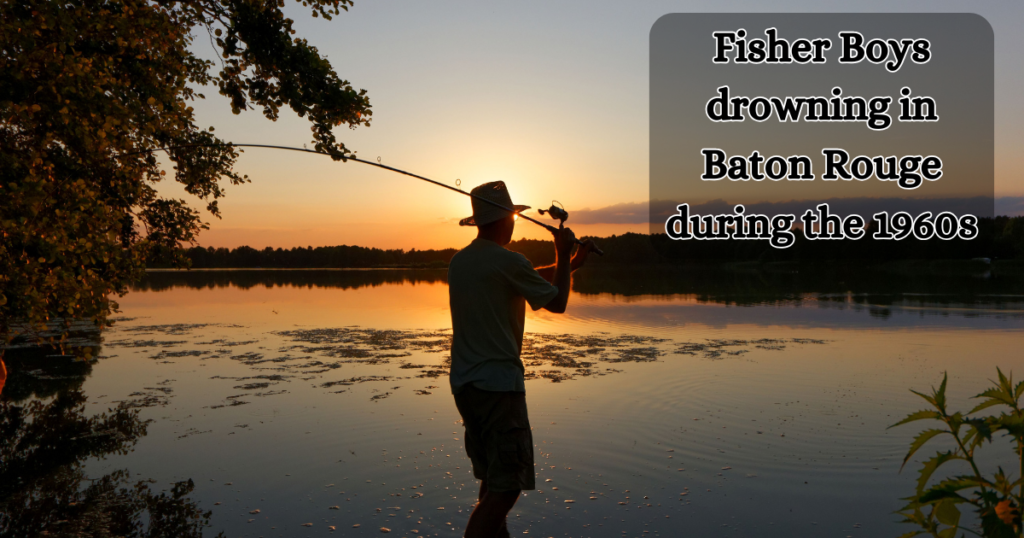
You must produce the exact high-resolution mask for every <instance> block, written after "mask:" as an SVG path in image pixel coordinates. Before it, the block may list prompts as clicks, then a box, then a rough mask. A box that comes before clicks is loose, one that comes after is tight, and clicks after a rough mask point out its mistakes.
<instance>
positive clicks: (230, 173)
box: [0, 0, 371, 339]
mask: <svg viewBox="0 0 1024 538" xmlns="http://www.w3.org/2000/svg"><path fill="white" fill-rule="evenodd" d="M303 3H304V5H306V6H307V7H308V8H310V9H311V10H312V11H313V12H315V13H317V14H318V15H320V16H324V17H327V18H329V17H330V15H332V14H338V13H340V9H345V8H346V7H347V6H348V5H349V4H350V2H349V1H347V0H341V1H335V0H303ZM281 7H282V6H279V5H276V3H273V2H269V3H268V2H234V1H228V0H194V1H189V2H153V1H149V0H89V1H85V0H67V1H63V0H61V1H58V0H37V1H34V2H0V35H3V36H5V38H4V39H3V40H2V41H0V72H2V73H4V83H3V84H0V117H2V118H3V120H0V186H2V191H0V237H2V238H3V239H2V240H0V336H2V337H4V338H7V339H9V338H11V336H12V334H13V332H12V326H14V325H17V326H18V327H21V328H24V327H41V326H44V325H45V323H46V322H47V321H51V320H54V319H59V318H72V317H74V318H78V319H89V318H91V319H93V320H94V321H95V322H96V323H97V324H100V325H102V324H103V322H104V320H105V319H106V316H107V315H108V314H109V313H111V312H112V310H113V303H112V302H111V298H112V297H113V296H114V295H117V294H122V293H125V292H126V291H127V286H128V284H129V283H130V282H132V281H133V280H135V279H137V278H138V277H139V276H140V275H141V274H142V273H143V271H144V270H145V267H146V264H147V262H151V261H153V260H157V259H160V260H161V261H171V262H172V263H173V264H175V265H177V266H187V264H188V261H187V259H186V258H185V257H184V256H183V255H182V252H183V247H186V246H189V245H190V244H193V242H194V241H195V238H196V237H197V234H198V233H199V232H200V231H201V230H202V229H204V227H205V226H206V225H205V224H204V223H203V221H202V218H201V215H200V213H199V212H198V211H195V210H192V209H191V208H190V207H188V205H187V204H185V203H184V202H182V201H180V200H168V199H164V198H162V197H161V196H160V195H159V194H158V192H157V191H156V190H155V188H154V183H156V182H157V181H159V180H160V179H161V176H162V175H163V174H164V173H165V171H164V170H163V169H162V167H161V165H160V160H158V159H157V158H156V156H154V155H153V154H152V153H151V150H154V149H156V148H161V147H166V146H187V147H183V148H181V149H178V150H174V151H172V152H171V153H170V154H169V157H170V160H171V164H172V165H173V168H174V179H175V181H177V182H178V183H180V184H182V185H183V186H184V188H185V190H186V192H188V193H189V194H191V195H194V196H196V197H197V198H199V199H200V200H202V201H203V202H204V205H205V206H206V208H207V210H208V211H209V212H210V214H212V215H214V216H218V217H219V216H220V213H219V209H218V205H217V200H218V199H219V198H221V197H222V196H223V195H224V190H223V189H222V185H223V183H222V181H223V180H226V181H227V182H230V183H231V184H233V185H236V184H241V183H244V182H247V181H248V179H247V178H246V177H244V176H241V175H239V174H237V173H236V172H234V169H233V167H234V164H235V160H236V159H237V158H238V152H237V151H236V150H235V149H234V148H232V147H231V146H229V145H221V146H215V147H199V146H198V144H220V143H222V142H223V140H220V139H218V138H217V137H215V136H214V135H213V129H212V128H211V129H210V130H205V129H200V128H199V127H198V126H197V125H195V117H194V109H193V107H192V106H190V101H193V100H195V99H201V98H203V97H202V95H201V94H199V93H197V92H196V89H198V87H201V86H206V85H211V84H216V85H217V86H218V87H220V89H221V91H222V93H224V94H225V95H227V96H228V97H229V98H230V99H231V101H232V106H233V107H235V108H236V109H237V110H238V111H241V110H244V109H248V108H249V107H250V104H252V105H255V106H261V107H263V108H264V113H265V115H266V116H267V117H268V118H270V119H276V118H277V117H278V112H279V110H280V108H281V107H284V106H288V107H291V108H292V110H293V111H294V112H295V113H297V114H298V115H300V116H302V117H308V118H309V120H310V123H311V126H312V131H313V141H314V143H315V144H316V147H317V148H318V150H320V151H324V152H326V153H329V154H330V155H331V156H332V157H333V158H335V159H344V158H345V157H346V156H347V155H348V154H349V152H348V149H347V148H345V146H344V144H342V143H340V142H338V141H337V140H336V138H335V136H334V134H333V129H334V128H335V127H336V126H338V125H341V124H347V125H348V126H350V127H355V126H358V125H369V118H370V116H371V110H370V105H369V99H368V97H367V96H366V92H365V91H362V90H360V91H356V90H355V89H353V88H352V86H351V85H350V83H349V82H348V81H345V80H342V79H341V78H340V77H339V76H338V75H337V73H335V72H334V70H333V68H332V66H331V65H330V63H329V62H328V61H327V60H326V59H325V58H323V57H322V56H321V55H320V54H319V52H318V51H317V50H316V48H315V47H312V46H310V45H309V44H308V43H307V42H306V41H305V40H302V39H296V38H293V37H292V35H291V34H292V21H291V20H289V19H287V18H285V17H284V15H283V11H282V9H281ZM207 29H213V30H215V31H214V32H213V33H214V34H217V35H218V37H217V38H216V44H217V46H218V47H219V48H220V49H221V51H222V52H223V53H224V63H223V64H222V69H221V71H220V72H219V73H216V74H215V73H213V72H212V70H213V69H214V67H215V65H214V63H213V62H211V61H208V60H204V59H202V58H198V57H196V56H195V55H193V53H192V52H191V51H192V50H193V47H192V45H193V39H194V35H195V34H196V33H197V32H206V30H207ZM23 30H24V31H23ZM204 37H206V36H204Z"/></svg>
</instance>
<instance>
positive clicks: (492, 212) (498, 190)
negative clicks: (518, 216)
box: [459, 181, 530, 226]
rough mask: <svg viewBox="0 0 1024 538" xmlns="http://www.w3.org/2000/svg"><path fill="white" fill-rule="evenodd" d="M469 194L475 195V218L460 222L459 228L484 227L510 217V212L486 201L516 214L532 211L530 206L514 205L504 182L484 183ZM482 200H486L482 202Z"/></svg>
mask: <svg viewBox="0 0 1024 538" xmlns="http://www.w3.org/2000/svg"><path fill="white" fill-rule="evenodd" d="M469 192H470V194H472V195H473V198H472V199H473V216H472V217H466V218H464V219H462V220H460V221H459V226H484V225H486V224H490V223H492V222H495V221H499V220H501V219H503V218H505V217H507V216H509V212H508V211H505V210H504V209H500V208H499V207H498V206H496V205H494V204H489V203H487V202H485V201H484V200H490V201H492V202H494V203H496V204H499V205H501V206H504V207H508V208H512V209H515V212H516V213H520V212H522V211H526V210H527V209H530V206H528V205H512V197H511V196H509V194H508V187H506V186H505V182H504V181H492V182H490V183H484V184H483V185H478V186H477V187H475V188H474V189H473V190H471V191H469ZM480 198H483V199H484V200H480Z"/></svg>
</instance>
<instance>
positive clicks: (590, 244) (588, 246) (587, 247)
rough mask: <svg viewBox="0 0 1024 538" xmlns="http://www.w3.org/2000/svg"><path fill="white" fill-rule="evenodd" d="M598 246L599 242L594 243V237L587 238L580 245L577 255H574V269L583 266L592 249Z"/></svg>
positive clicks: (572, 264)
mask: <svg viewBox="0 0 1024 538" xmlns="http://www.w3.org/2000/svg"><path fill="white" fill-rule="evenodd" d="M596 247H597V243H594V240H593V239H587V240H586V241H584V242H583V244H582V245H580V248H579V250H577V251H576V255H575V256H573V257H572V263H571V264H570V265H571V266H572V270H573V271H575V270H577V269H579V268H580V267H583V264H584V263H587V256H589V255H590V251H591V250H593V249H594V248H596Z"/></svg>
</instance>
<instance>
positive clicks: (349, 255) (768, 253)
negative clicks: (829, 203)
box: [186, 217, 1024, 268]
mask: <svg viewBox="0 0 1024 538" xmlns="http://www.w3.org/2000/svg"><path fill="white" fill-rule="evenodd" d="M979 228H980V232H981V233H980V236H979V237H978V238H977V239H974V240H971V241H964V240H952V241H943V240H941V239H932V240H928V241H918V240H916V239H912V240H903V241H875V240H873V239H871V238H870V236H869V237H865V238H864V239H861V240H858V241H851V240H846V241H820V240H819V241H813V242H812V241H809V240H807V239H804V238H803V234H802V233H797V234H796V238H797V239H796V243H795V244H794V245H793V246H792V247H790V248H787V249H776V248H772V247H771V246H770V245H768V243H767V241H742V240H723V241H695V240H689V241H673V240H671V239H669V238H668V236H666V235H664V234H659V235H646V234H635V233H627V234H623V235H613V236H611V237H602V238H597V239H596V241H597V243H598V245H600V246H601V248H602V249H603V250H604V251H605V255H604V256H596V255H593V256H591V257H590V261H588V262H587V263H588V265H591V266H594V265H645V264H652V263H668V264H672V263H703V262H711V263H715V262H750V261H760V262H817V261H829V260H833V261H842V260H850V261H858V262H867V263H871V262H888V261H900V260H964V259H971V258H992V259H1003V260H1007V259H1022V260H1024V217H996V218H995V219H981V221H980V223H979ZM508 248H509V249H510V250H513V251H516V252H519V253H522V254H523V255H524V256H526V257H527V258H529V260H530V261H531V262H533V264H534V265H548V264H551V263H554V261H555V254H554V249H553V247H552V244H551V241H540V240H536V239H520V240H518V241H513V242H512V243H510V244H509V245H508ZM455 252H457V250H456V249H454V248H448V249H442V250H416V249H413V250H400V249H392V250H382V249H378V248H367V247H358V246H347V245H342V246H335V247H316V248H314V247H295V248H291V249H280V248H278V249H273V248H270V247H267V248H264V249H263V250H256V249H254V248H252V247H248V246H243V247H238V248H235V249H230V250H229V249H226V248H203V247H195V248H191V249H189V250H187V251H186V256H187V257H188V258H190V259H191V260H192V267H195V268H215V267H225V268H226V267H238V268H254V267H267V268H308V267H321V268H346V267H351V268H361V267H444V266H446V265H447V264H448V262H449V261H450V260H451V258H452V256H453V255H455Z"/></svg>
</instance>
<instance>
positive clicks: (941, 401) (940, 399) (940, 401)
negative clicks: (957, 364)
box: [934, 372, 949, 413]
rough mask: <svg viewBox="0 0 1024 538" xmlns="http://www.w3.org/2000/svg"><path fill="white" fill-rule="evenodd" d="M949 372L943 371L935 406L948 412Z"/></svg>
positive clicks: (936, 393)
mask: <svg viewBox="0 0 1024 538" xmlns="http://www.w3.org/2000/svg"><path fill="white" fill-rule="evenodd" d="M948 377H949V376H948V374H947V373H946V372H942V384H941V385H939V390H937V391H935V392H934V394H935V406H936V407H938V408H939V411H942V412H943V413H945V412H946V381H947V380H948Z"/></svg>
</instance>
